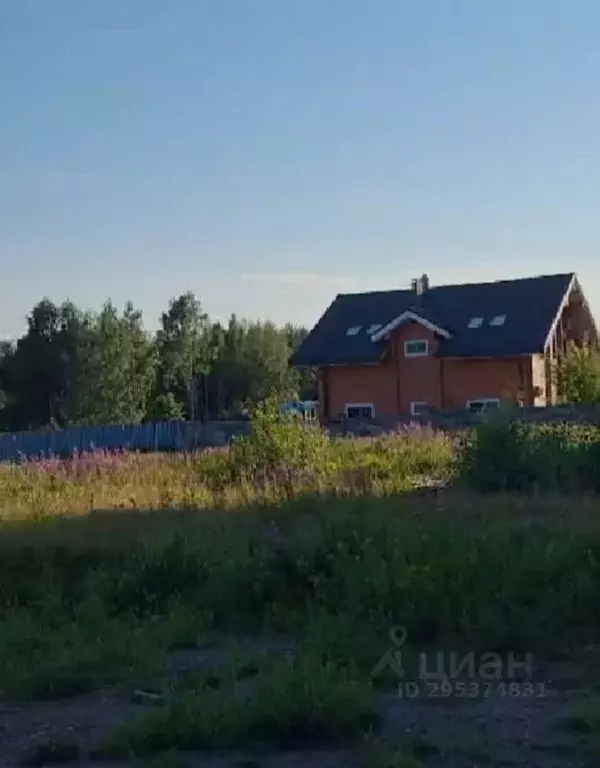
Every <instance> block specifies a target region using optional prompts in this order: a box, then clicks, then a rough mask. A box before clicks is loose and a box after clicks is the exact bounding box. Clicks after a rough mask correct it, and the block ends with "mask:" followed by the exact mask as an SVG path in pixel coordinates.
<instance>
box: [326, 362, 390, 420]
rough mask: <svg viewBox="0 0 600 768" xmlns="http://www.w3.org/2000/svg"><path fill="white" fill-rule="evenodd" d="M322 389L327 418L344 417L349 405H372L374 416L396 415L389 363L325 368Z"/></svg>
mask: <svg viewBox="0 0 600 768" xmlns="http://www.w3.org/2000/svg"><path fill="white" fill-rule="evenodd" d="M325 386H326V388H327V399H328V406H329V413H328V418H330V419H334V418H336V417H337V416H340V415H341V414H343V413H345V410H346V405H347V404H349V403H372V404H373V405H374V407H375V413H376V414H382V415H386V416H388V415H393V414H396V413H398V408H397V396H396V372H395V369H394V366H393V364H392V362H391V361H388V362H387V363H385V364H382V365H354V366H351V365H347V366H346V365H343V366H342V365H336V366H331V367H330V368H327V371H326V374H325Z"/></svg>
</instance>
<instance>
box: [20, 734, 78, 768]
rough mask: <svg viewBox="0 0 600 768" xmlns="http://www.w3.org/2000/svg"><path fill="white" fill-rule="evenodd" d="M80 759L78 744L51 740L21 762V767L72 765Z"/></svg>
mask: <svg viewBox="0 0 600 768" xmlns="http://www.w3.org/2000/svg"><path fill="white" fill-rule="evenodd" d="M79 757H80V749H79V746H78V745H77V744H74V743H72V742H64V741H57V740H54V739H52V740H50V741H45V742H40V743H39V744H37V745H36V746H35V747H34V748H33V750H32V751H31V753H30V754H29V755H26V756H25V757H24V758H23V759H22V760H21V765H26V766H44V765H60V764H63V763H71V762H73V761H75V760H78V759H79Z"/></svg>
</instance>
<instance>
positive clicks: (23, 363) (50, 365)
mask: <svg viewBox="0 0 600 768" xmlns="http://www.w3.org/2000/svg"><path fill="white" fill-rule="evenodd" d="M85 325H86V317H85V315H84V314H83V313H82V312H81V311H80V310H78V309H77V307H75V306H74V305H73V304H72V303H71V302H64V303H63V304H61V305H60V306H57V305H56V304H54V303H53V302H52V301H50V300H49V299H42V301H40V302H39V303H38V304H36V306H35V307H34V308H33V310H32V311H31V314H30V315H29V316H28V318H27V332H26V333H25V335H24V336H23V337H22V338H21V339H19V340H18V342H17V344H16V347H14V348H12V347H11V348H9V347H7V346H5V349H4V351H3V355H2V369H3V371H2V379H3V381H2V389H3V390H4V392H5V401H6V405H5V409H8V411H9V415H8V416H7V420H8V421H9V422H10V423H9V426H10V428H11V429H28V428H29V429H37V428H40V427H44V426H47V425H49V424H56V425H58V426H62V425H66V424H68V423H69V421H70V417H71V408H72V404H73V403H72V395H73V384H74V381H75V377H76V373H77V366H78V358H77V354H78V346H79V342H80V339H81V335H82V333H83V332H84V330H85Z"/></svg>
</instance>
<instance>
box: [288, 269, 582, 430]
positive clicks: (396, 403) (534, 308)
mask: <svg viewBox="0 0 600 768" xmlns="http://www.w3.org/2000/svg"><path fill="white" fill-rule="evenodd" d="M569 341H575V342H579V343H584V342H594V343H595V342H597V331H596V327H595V324H594V319H593V317H592V314H591V312H590V309H589V306H588V304H587V301H586V299H585V296H584V294H583V291H582V289H581V286H580V284H579V281H578V280H577V276H576V275H575V274H574V273H573V272H570V273H566V274H559V275H546V276H541V277H529V278H523V279H516V280H501V281H498V282H491V283H477V284H465V285H441V286H430V284H429V279H428V277H427V275H423V276H422V277H420V278H418V279H417V280H413V281H412V285H411V288H410V289H408V290H391V291H379V292H372V293H355V294H339V295H338V296H336V298H335V300H334V301H333V303H332V304H331V305H330V306H329V308H328V309H327V311H326V312H325V314H324V315H323V316H322V317H321V319H320V320H319V322H318V323H317V325H316V326H315V328H314V329H313V330H312V331H311V332H310V334H309V335H308V336H307V338H306V339H305V341H304V343H303V344H302V345H301V347H300V348H299V349H298V350H297V352H296V353H295V354H294V355H293V356H292V358H291V359H290V364H291V365H294V366H297V367H303V366H308V367H311V368H315V369H316V371H317V383H318V393H319V413H320V417H321V418H322V419H323V420H325V421H329V420H334V419H336V418H339V417H342V416H346V417H349V418H352V417H355V418H357V417H358V418H373V417H377V416H382V417H385V416H399V415H407V414H414V415H418V414H420V413H422V412H424V411H426V410H427V409H439V410H445V411H449V410H456V409H460V408H465V407H466V408H470V409H476V410H480V409H481V408H485V407H489V406H492V407H493V406H497V405H498V404H499V403H500V401H501V400H504V399H507V400H510V401H513V402H519V403H520V404H521V405H546V404H548V405H550V404H553V403H555V402H556V387H555V383H554V376H553V373H552V372H553V370H554V367H553V364H554V361H555V360H556V358H557V357H558V356H560V355H561V354H562V353H563V352H564V350H565V348H566V345H567V343H568V342H569Z"/></svg>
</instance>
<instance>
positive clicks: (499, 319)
mask: <svg viewBox="0 0 600 768" xmlns="http://www.w3.org/2000/svg"><path fill="white" fill-rule="evenodd" d="M505 320H506V315H496V317H492V319H491V320H490V325H504V321H505Z"/></svg>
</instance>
